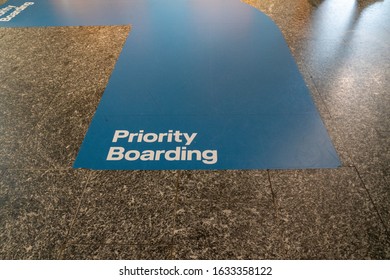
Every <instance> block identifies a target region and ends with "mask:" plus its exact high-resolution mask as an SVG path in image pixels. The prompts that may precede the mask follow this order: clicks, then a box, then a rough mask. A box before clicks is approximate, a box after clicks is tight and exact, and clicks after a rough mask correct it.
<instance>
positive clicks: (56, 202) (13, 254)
mask: <svg viewBox="0 0 390 280" xmlns="http://www.w3.org/2000/svg"><path fill="white" fill-rule="evenodd" d="M87 180H88V178H87V177H86V176H85V174H83V172H80V171H73V170H66V171H65V170H64V171H49V170H47V171H46V170H36V171H29V170H8V171H5V172H4V173H3V174H2V177H1V204H0V205H1V212H0V213H1V214H0V215H1V218H2V219H1V223H2V224H1V225H2V227H1V238H2V242H1V245H0V248H1V254H2V255H1V258H2V259H56V258H57V257H58V254H59V252H60V249H61V246H63V244H64V240H65V238H66V236H67V234H68V233H69V229H70V226H71V223H72V220H73V219H74V216H75V215H76V213H77V209H78V205H79V203H80V200H81V196H82V193H83V189H84V186H85V183H86V181H87Z"/></svg>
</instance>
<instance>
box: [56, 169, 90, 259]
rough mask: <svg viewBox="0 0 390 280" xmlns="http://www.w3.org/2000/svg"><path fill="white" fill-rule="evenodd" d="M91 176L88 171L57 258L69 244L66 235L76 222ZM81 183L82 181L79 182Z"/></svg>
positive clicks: (60, 256)
mask: <svg viewBox="0 0 390 280" xmlns="http://www.w3.org/2000/svg"><path fill="white" fill-rule="evenodd" d="M91 177H92V173H89V175H88V176H87V180H86V182H85V184H84V187H83V192H82V193H81V196H80V201H79V203H78V205H77V209H76V211H75V214H74V215H73V218H72V221H71V222H70V225H69V230H68V232H67V233H66V235H65V237H64V239H65V242H64V243H63V245H62V246H61V248H60V250H59V252H58V255H57V259H62V256H63V253H64V250H65V248H66V247H67V245H68V244H69V240H68V237H69V236H70V234H71V232H72V229H73V226H74V224H75V223H76V219H77V216H78V214H79V212H80V207H81V204H82V202H83V199H84V194H85V190H86V189H87V186H88V185H89V182H90V180H91ZM81 184H82V183H81Z"/></svg>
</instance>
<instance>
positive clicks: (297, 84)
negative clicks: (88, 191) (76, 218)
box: [0, 0, 340, 170]
mask: <svg viewBox="0 0 390 280" xmlns="http://www.w3.org/2000/svg"><path fill="white" fill-rule="evenodd" d="M32 2H34V1H32ZM24 3H26V1H8V2H7V4H6V5H3V6H2V7H0V11H1V9H4V7H7V6H9V5H11V6H16V7H20V6H22V5H23V4H24ZM3 11H5V10H3ZM7 13H8V15H9V12H8V11H7ZM0 15H1V13H0ZM6 15H7V14H5V15H3V16H6ZM1 17H2V16H0V19H1ZM117 24H131V25H132V31H131V34H130V36H129V38H128V39H127V41H126V43H125V45H124V48H123V50H122V53H121V55H120V57H119V59H118V62H117V64H116V66H115V69H114V72H113V74H112V76H111V79H110V81H109V83H108V86H107V88H106V91H105V93H104V95H103V97H102V99H101V102H100V104H99V107H98V109H97V111H96V113H95V116H94V118H93V121H92V123H91V125H90V128H89V130H88V132H87V135H86V137H85V139H84V142H83V144H82V146H81V149H80V151H79V154H78V157H77V159H76V161H75V163H74V167H75V168H90V169H102V170H103V169H107V170H137V169H148V170H169V169H302V168H335V167H338V166H340V161H339V158H338V156H337V153H336V151H335V149H334V147H333V145H332V142H331V140H330V138H329V136H328V133H327V131H326V129H325V127H324V125H323V123H322V121H321V118H320V116H319V114H318V111H317V109H316V107H315V105H314V103H313V100H312V98H311V95H310V92H309V90H308V88H307V86H306V85H305V82H304V80H303V78H302V76H301V74H300V72H299V70H298V68H297V65H296V63H295V61H294V59H293V57H292V55H291V53H290V51H289V48H288V46H287V44H286V42H285V40H284V38H283V36H282V34H281V32H280V30H279V29H278V27H277V26H276V25H275V24H274V22H273V21H272V20H270V19H269V18H268V17H267V16H266V15H264V14H263V13H261V12H259V11H258V10H256V9H254V8H252V7H250V6H248V5H246V4H244V3H241V2H240V1H239V0H167V1H160V0H132V1H126V0H111V1H105V0H95V1H93V0H83V1H79V0H67V1H58V0H57V1H56V0H40V1H39V2H38V1H36V2H35V4H34V5H31V6H28V7H27V8H25V9H24V10H23V11H21V12H20V13H19V14H18V15H17V16H15V17H14V18H12V20H10V21H8V22H4V21H2V22H0V27H20V26H70V25H72V26H74V25H117Z"/></svg>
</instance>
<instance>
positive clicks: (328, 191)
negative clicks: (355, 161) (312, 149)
mask: <svg viewBox="0 0 390 280" xmlns="http://www.w3.org/2000/svg"><path fill="white" fill-rule="evenodd" d="M271 182H272V186H273V189H274V192H275V197H276V207H277V213H278V218H279V227H280V230H281V234H282V236H281V237H282V239H283V244H284V250H285V251H284V253H283V255H284V256H285V257H286V258H291V259H332V258H334V259H388V258H390V247H389V245H390V243H389V242H390V239H389V235H388V231H387V230H386V227H385V225H383V223H382V221H381V219H380V217H379V216H378V215H377V213H376V210H375V207H374V205H373V204H372V203H371V200H370V197H369V194H368V193H367V191H366V189H365V187H364V184H363V183H362V181H361V180H360V178H359V176H358V174H357V172H356V170H355V168H353V167H352V168H340V169H338V170H337V171H336V170H311V171H284V172H277V171H271Z"/></svg>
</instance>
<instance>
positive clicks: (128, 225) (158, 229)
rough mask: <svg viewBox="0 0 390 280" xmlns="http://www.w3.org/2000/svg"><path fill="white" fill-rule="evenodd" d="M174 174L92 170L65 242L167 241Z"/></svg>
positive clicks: (171, 226) (143, 242) (172, 215)
mask: <svg viewBox="0 0 390 280" xmlns="http://www.w3.org/2000/svg"><path fill="white" fill-rule="evenodd" d="M176 185H177V174H176V172H170V171H124V172H121V171H104V172H92V178H91V180H90V181H89V183H88V186H87V188H86V191H85V194H84V199H83V201H82V204H81V207H80V211H79V214H78V216H77V219H76V222H75V224H74V226H73V228H72V231H71V234H70V237H69V244H111V243H114V244H131V245H134V244H169V243H170V242H171V239H172V232H173V226H174V212H175V198H176Z"/></svg>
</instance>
